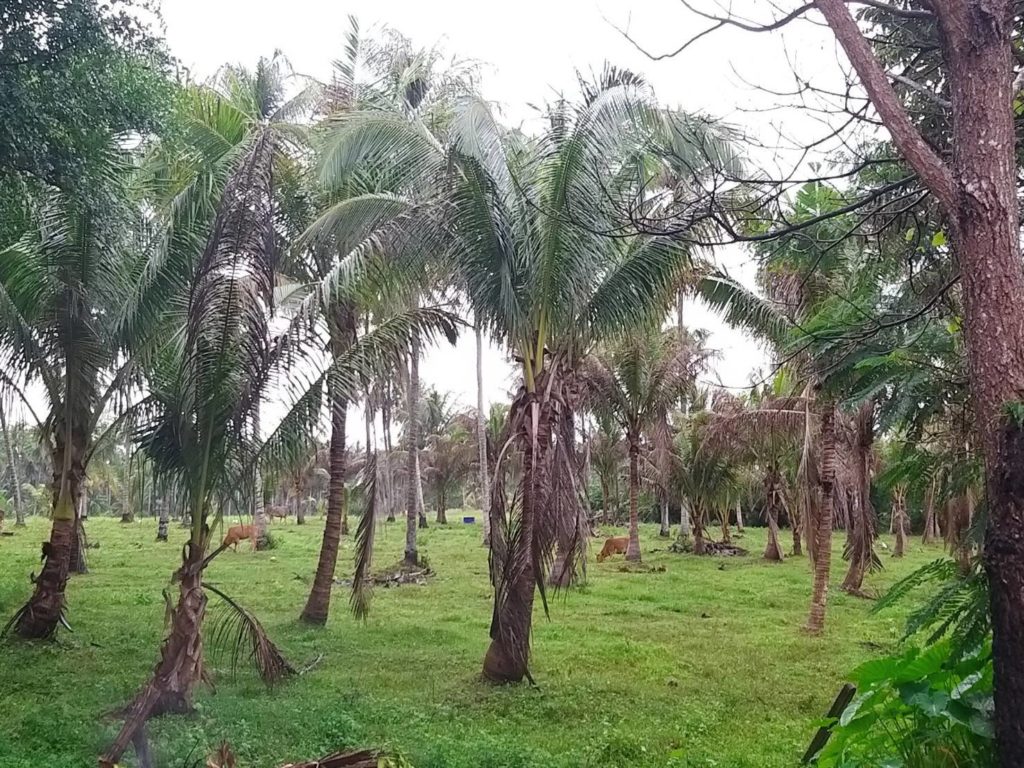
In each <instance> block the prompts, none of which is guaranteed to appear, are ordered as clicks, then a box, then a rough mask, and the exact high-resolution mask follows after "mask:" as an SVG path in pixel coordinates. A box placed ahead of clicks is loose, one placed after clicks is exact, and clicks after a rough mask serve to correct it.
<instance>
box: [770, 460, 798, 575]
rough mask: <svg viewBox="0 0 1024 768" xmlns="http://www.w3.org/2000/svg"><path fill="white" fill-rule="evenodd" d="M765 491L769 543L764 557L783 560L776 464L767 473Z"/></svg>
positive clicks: (775, 560) (778, 560)
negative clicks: (780, 541)
mask: <svg viewBox="0 0 1024 768" xmlns="http://www.w3.org/2000/svg"><path fill="white" fill-rule="evenodd" d="M764 491H765V493H764V497H765V517H767V518H768V543H767V545H766V546H765V548H764V559H765V560H772V561H774V562H781V561H782V559H783V557H784V555H783V554H782V546H781V545H780V544H779V471H778V469H777V468H776V467H774V466H770V467H769V469H768V472H767V473H766V474H765V478H764ZM797 540H798V541H799V534H798V536H797Z"/></svg>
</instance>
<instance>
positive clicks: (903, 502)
mask: <svg viewBox="0 0 1024 768" xmlns="http://www.w3.org/2000/svg"><path fill="white" fill-rule="evenodd" d="M892 519H893V521H894V523H893V525H894V526H895V528H896V546H895V547H894V548H893V552H892V556H893V557H903V556H904V555H905V554H906V552H907V497H906V490H905V489H904V488H903V487H901V486H897V487H895V488H893V491H892Z"/></svg>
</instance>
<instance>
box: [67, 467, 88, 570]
mask: <svg viewBox="0 0 1024 768" xmlns="http://www.w3.org/2000/svg"><path fill="white" fill-rule="evenodd" d="M75 518H76V520H75V530H74V532H73V534H72V546H71V563H70V569H71V573H88V572H89V561H88V553H87V552H86V546H85V545H86V543H87V541H88V539H87V538H86V536H85V521H86V520H88V519H89V492H88V491H87V490H86V488H85V483H84V481H83V482H82V483H81V491H80V493H79V496H78V502H77V504H76V505H75Z"/></svg>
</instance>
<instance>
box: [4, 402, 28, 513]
mask: <svg viewBox="0 0 1024 768" xmlns="http://www.w3.org/2000/svg"><path fill="white" fill-rule="evenodd" d="M5 411H6V408H4V404H3V402H2V401H0V431H2V432H3V438H4V448H5V450H6V451H7V468H8V470H9V471H10V474H11V485H12V486H13V487H12V488H11V490H12V491H13V494H12V495H13V497H14V524H15V525H24V524H25V505H24V504H22V500H21V483H20V482H18V465H17V462H15V460H14V446H13V445H12V444H11V434H10V432H8V431H7V414H6V412H5Z"/></svg>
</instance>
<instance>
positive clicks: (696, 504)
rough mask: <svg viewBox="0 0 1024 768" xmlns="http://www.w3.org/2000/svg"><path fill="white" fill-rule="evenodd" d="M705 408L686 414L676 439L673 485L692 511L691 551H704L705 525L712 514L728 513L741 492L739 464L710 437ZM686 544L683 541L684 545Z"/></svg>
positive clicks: (704, 552) (708, 416) (708, 414)
mask: <svg viewBox="0 0 1024 768" xmlns="http://www.w3.org/2000/svg"><path fill="white" fill-rule="evenodd" d="M709 418H710V413H709V412H708V411H704V410H699V411H693V412H691V413H690V414H688V415H687V416H686V417H685V419H684V420H683V422H682V423H681V425H680V429H679V432H678V434H677V435H676V438H675V445H676V450H675V453H676V456H677V461H676V463H675V471H674V482H673V486H674V488H675V490H676V492H677V493H678V495H679V499H680V502H681V503H682V504H686V505H687V507H688V508H689V510H690V512H691V524H692V527H693V552H694V554H697V555H704V554H707V536H706V531H707V525H708V521H709V519H710V518H711V516H712V515H713V514H716V513H717V514H719V515H722V514H726V515H727V514H728V511H729V510H731V507H732V504H733V502H734V500H735V499H736V497H737V496H738V495H739V493H740V492H741V487H740V483H741V481H740V478H739V465H738V464H737V463H736V462H735V461H734V460H733V459H732V458H731V457H730V456H728V455H727V454H726V452H725V451H723V450H720V448H719V447H718V446H717V445H716V443H715V441H713V440H709V439H708V437H709V430H708V426H709ZM684 546H685V544H684Z"/></svg>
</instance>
